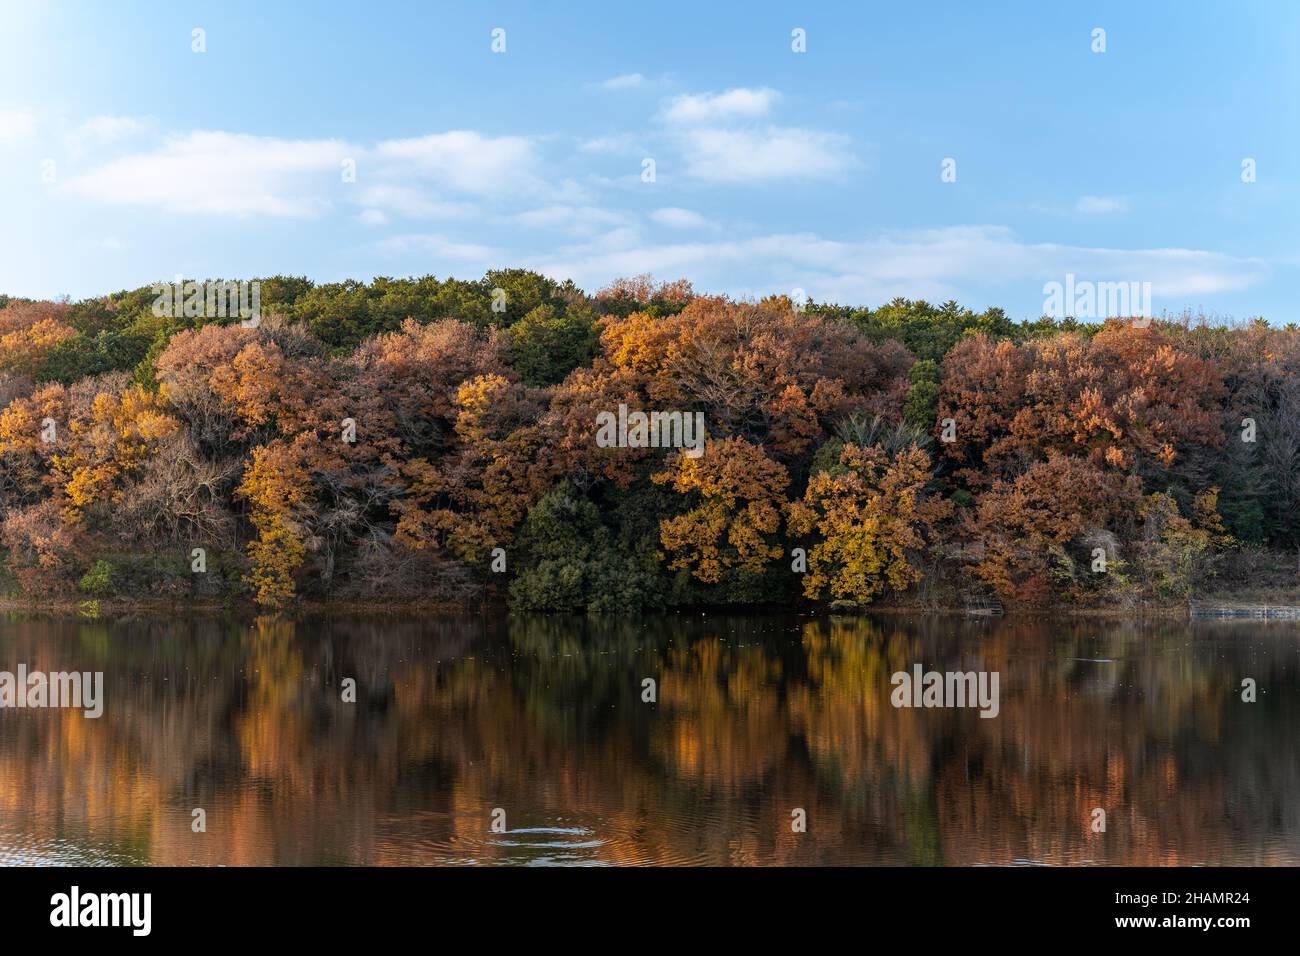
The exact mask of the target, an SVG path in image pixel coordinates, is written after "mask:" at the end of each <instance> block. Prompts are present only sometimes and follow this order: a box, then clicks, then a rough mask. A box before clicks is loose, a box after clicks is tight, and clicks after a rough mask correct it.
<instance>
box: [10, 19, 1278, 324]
mask: <svg viewBox="0 0 1300 956" xmlns="http://www.w3.org/2000/svg"><path fill="white" fill-rule="evenodd" d="M195 28H201V29H202V30H203V31H204V40H205V43H206V52H203V53H196V52H194V51H193V49H192V47H193V45H194V41H193V31H194V29H195ZM495 28H501V29H504V30H505V52H503V53H494V52H493V51H492V49H491V44H492V31H493V30H494V29H495ZM796 28H800V29H803V30H804V31H806V38H807V39H806V46H807V50H806V52H804V53H795V52H794V51H792V49H791V31H792V30H794V29H796ZM1095 28H1102V29H1104V30H1105V31H1106V33H1105V43H1106V49H1105V52H1103V53H1095V52H1093V49H1092V47H1093V45H1094V40H1093V36H1092V33H1093V30H1094V29H1095ZM1298 28H1300V4H1297V3H1294V2H1286V0H1279V2H1275V3H1274V2H1256V0H1244V2H1232V3H1229V2H1222V3H1202V2H1143V3H1114V4H1110V3H1041V2H1040V3H999V4H988V5H985V4H972V3H961V2H954V3H944V2H928V3H925V4H876V3H872V4H865V3H806V2H805V3H756V2H747V3H744V4H730V3H716V4H715V3H700V2H698V0H696V2H692V3H675V2H661V0H657V2H655V3H651V4H632V3H628V4H622V3H620V4H613V3H608V2H605V3H591V4H581V3H563V4H561V3H537V2H534V3H468V2H466V3H457V4H433V3H413V2H412V3H381V2H366V3H353V2H349V3H331V2H320V3H312V4H306V3H300V4H290V3H287V2H233V3H232V2H223V3H183V2H168V3H144V2H128V0H124V2H121V3H113V4H107V3H94V2H85V3H73V2H57V0H56V2H49V3H40V4H33V3H28V2H21V3H19V2H13V3H10V2H7V0H3V2H0V209H3V210H4V228H3V230H0V291H2V292H8V293H11V294H19V295H31V296H56V295H62V294H67V295H71V296H73V297H74V298H77V297H82V296H86V295H92V294H97V293H101V292H105V291H111V290H116V289H119V288H123V287H135V286H140V285H145V284H148V283H150V282H153V281H156V280H159V279H171V278H173V277H174V276H176V275H178V274H184V275H186V276H197V277H209V276H211V277H216V276H222V277H227V278H246V277H252V276H258V275H270V274H275V273H288V274H303V275H307V276H309V277H311V278H313V279H316V280H317V281H333V280H339V279H343V278H348V277H353V278H370V277H372V276H374V275H422V274H426V273H432V274H434V275H438V276H447V275H455V276H461V277H477V276H479V275H481V274H482V273H483V272H484V271H485V270H486V269H488V268H498V267H507V266H525V267H530V268H535V269H538V270H540V271H543V272H546V273H548V274H551V275H554V276H556V277H557V278H573V279H574V280H575V281H577V282H578V283H579V284H580V285H582V286H583V287H584V288H588V289H593V290H594V289H595V288H597V287H599V286H601V285H603V284H605V283H607V282H608V281H609V280H610V279H612V278H614V277H616V276H620V275H632V274H638V273H643V272H650V273H653V274H654V275H655V276H657V277H658V278H661V279H672V278H677V277H679V276H686V277H687V278H690V279H691V280H692V281H693V282H694V283H695V286H696V288H697V289H700V290H703V291H710V292H727V293H731V294H735V295H765V294H768V293H772V292H787V293H788V292H790V291H792V290H794V289H801V290H804V291H805V292H806V294H807V295H809V296H810V297H812V298H813V299H815V300H818V301H840V302H851V303H854V304H862V305H877V304H879V303H881V302H883V301H887V300H888V299H890V298H892V297H894V296H896V295H906V296H911V297H926V298H930V299H931V300H940V301H941V300H943V299H947V298H955V299H957V300H958V301H959V302H961V303H962V304H964V305H968V306H970V307H973V308H977V309H982V308H984V307H986V306H990V305H999V306H1002V307H1004V308H1005V309H1007V311H1008V312H1009V313H1010V314H1011V315H1012V316H1013V317H1016V318H1029V317H1033V316H1036V315H1038V314H1040V313H1041V312H1042V306H1043V301H1044V294H1043V285H1044V284H1045V283H1047V282H1051V281H1058V282H1063V281H1064V279H1065V276H1066V274H1067V273H1073V274H1074V275H1075V276H1076V277H1077V279H1079V280H1091V281H1098V282H1114V281H1138V282H1150V283H1151V284H1152V304H1153V306H1154V311H1155V312H1156V313H1157V314H1159V313H1161V312H1162V311H1167V312H1171V313H1178V312H1181V311H1183V310H1184V309H1188V308H1190V309H1192V310H1201V311H1205V312H1208V313H1213V314H1217V315H1219V316H1223V317H1235V318H1246V317H1250V316H1255V315H1263V316H1265V317H1266V318H1268V319H1269V320H1271V321H1273V322H1278V323H1280V322H1288V321H1300V304H1298V303H1300V297H1297V295H1296V294H1295V289H1296V282H1297V279H1300V243H1297V239H1298V238H1300V226H1298V225H1297V224H1298V223H1300V148H1298V147H1300V83H1298V82H1297V81H1298V80H1300V68H1298V67H1297V65H1296V64H1297V61H1298V60H1300V58H1298V57H1297V56H1296V54H1295V48H1296V44H1297V41H1300V29H1298ZM948 158H951V159H954V160H955V161H956V181H955V182H943V181H941V170H942V164H943V162H944V160H945V159H948ZM647 159H652V160H653V161H654V173H655V175H654V180H653V182H647V181H645V180H644V178H643V169H644V168H645V167H644V162H645V160H647ZM1246 159H1251V160H1253V161H1254V164H1255V170H1256V181H1255V182H1251V183H1244V182H1243V181H1242V162H1243V160H1246ZM349 161H351V162H352V163H355V169H356V176H355V181H345V180H346V178H347V177H345V175H344V164H345V163H348V162H349Z"/></svg>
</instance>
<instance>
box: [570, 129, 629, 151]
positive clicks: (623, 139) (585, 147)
mask: <svg viewBox="0 0 1300 956" xmlns="http://www.w3.org/2000/svg"><path fill="white" fill-rule="evenodd" d="M578 148H579V149H581V150H582V151H583V152H584V153H632V152H638V148H637V139H636V138H635V137H634V136H632V135H631V134H630V133H614V134H611V135H609V136H596V137H594V138H592V139H587V140H583V141H582V142H581V143H580V144H579V145H578ZM640 151H641V152H644V150H640Z"/></svg>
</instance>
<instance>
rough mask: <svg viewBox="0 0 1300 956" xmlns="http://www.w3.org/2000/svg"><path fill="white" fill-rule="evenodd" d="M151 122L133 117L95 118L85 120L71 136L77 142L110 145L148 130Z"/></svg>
mask: <svg viewBox="0 0 1300 956" xmlns="http://www.w3.org/2000/svg"><path fill="white" fill-rule="evenodd" d="M151 125H152V124H151V122H150V121H148V120H142V119H137V118H135V117H134V116H96V117H94V118H93V119H89V120H86V122H84V123H82V124H81V125H80V126H78V127H77V128H76V129H75V130H73V131H72V135H73V136H74V137H75V138H76V139H79V140H97V141H98V142H101V143H111V142H114V141H115V140H119V139H123V138H125V137H127V136H134V135H136V134H137V133H142V132H144V131H145V130H147V129H149V127H150V126H151Z"/></svg>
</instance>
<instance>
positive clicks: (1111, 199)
mask: <svg viewBox="0 0 1300 956" xmlns="http://www.w3.org/2000/svg"><path fill="white" fill-rule="evenodd" d="M1074 211H1075V212H1081V213H1087V214H1089V215H1104V214H1106V213H1113V212H1127V211H1128V201H1127V200H1125V199H1122V198H1120V197H1119V196H1080V197H1079V201H1078V202H1076V203H1075V204H1074Z"/></svg>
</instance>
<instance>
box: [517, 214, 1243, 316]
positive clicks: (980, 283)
mask: <svg viewBox="0 0 1300 956" xmlns="http://www.w3.org/2000/svg"><path fill="white" fill-rule="evenodd" d="M530 264H531V265H532V266H533V267H534V268H538V269H539V270H541V271H543V272H545V273H547V274H549V275H552V276H556V277H560V278H572V279H574V281H576V282H577V283H578V284H579V285H586V286H590V287H593V288H594V287H596V286H599V285H603V284H604V283H605V282H608V281H609V279H610V278H612V277H614V276H620V275H636V274H640V273H644V272H651V273H654V274H656V275H660V276H679V275H686V276H689V277H690V278H691V280H692V281H693V282H694V284H695V286H696V288H703V289H713V290H718V291H725V292H730V293H732V294H734V295H766V294H768V293H770V292H772V291H774V290H779V289H793V288H802V289H806V290H808V293H809V294H810V295H811V296H813V298H815V299H817V300H819V301H839V302H853V303H876V302H886V301H888V300H890V299H892V298H894V297H895V296H907V297H909V298H928V299H930V300H931V301H943V300H945V299H948V298H955V299H958V300H959V301H967V302H969V301H971V299H972V297H973V293H974V291H975V290H982V289H990V288H996V289H998V290H1008V289H1009V290H1012V294H1015V293H1016V290H1020V292H1019V297H1020V298H1021V299H1022V300H1024V301H1041V299H1042V295H1041V288H1042V285H1043V283H1044V282H1046V281H1050V280H1056V281H1064V278H1065V276H1066V274H1067V273H1073V274H1074V275H1075V276H1076V278H1077V279H1079V280H1090V281H1094V282H1120V281H1124V282H1129V281H1138V282H1150V283H1151V284H1152V297H1153V304H1154V306H1155V309H1156V311H1157V312H1159V311H1160V309H1162V308H1166V307H1169V308H1172V309H1178V308H1181V307H1182V306H1183V305H1185V304H1189V303H1193V304H1194V303H1195V302H1196V301H1197V297H1199V296H1205V295H1211V294H1214V293H1220V292H1230V291H1237V290H1241V289H1245V288H1248V287H1250V286H1252V285H1254V284H1255V283H1257V282H1259V281H1261V280H1262V279H1263V278H1264V277H1265V276H1266V275H1267V273H1268V267H1267V264H1266V263H1264V262H1263V261H1262V260H1259V259H1252V258H1239V257H1234V256H1228V255H1224V254H1221V253H1215V252H1207V251H1202V250H1195V249H1132V250H1129V249H1108V248H1095V247H1082V246H1066V245H1059V244H1055V243H1027V242H1024V241H1022V240H1021V239H1019V238H1018V237H1017V236H1016V235H1015V234H1014V233H1013V232H1012V231H1011V230H1009V229H1006V228H1003V227H999V226H954V227H948V228H943V229H933V230H924V231H916V232H907V233H897V234H882V235H877V236H873V237H870V238H866V239H859V240H853V241H839V240H833V239H824V238H822V237H820V236H817V235H815V234H811V233H793V234H777V235H764V236H754V237H749V238H741V239H726V240H723V239H718V240H715V241H696V242H681V243H664V244H649V245H647V244H644V243H642V242H640V241H639V237H637V236H636V235H635V234H633V233H629V232H628V231H626V230H624V231H620V232H618V233H617V234H612V235H610V236H602V237H600V238H599V239H597V240H596V241H594V242H591V243H587V244H583V245H579V246H571V247H569V248H566V249H561V250H559V251H557V252H555V253H551V254H548V255H543V256H539V257H535V258H534V259H533V260H532V261H531V263H530Z"/></svg>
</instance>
